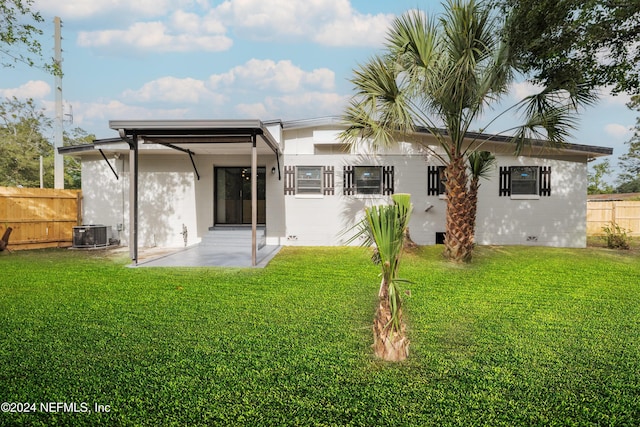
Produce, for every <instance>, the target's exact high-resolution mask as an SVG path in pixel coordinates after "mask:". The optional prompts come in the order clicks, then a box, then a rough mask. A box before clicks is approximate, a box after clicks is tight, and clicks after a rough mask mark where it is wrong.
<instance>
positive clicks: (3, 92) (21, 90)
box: [0, 80, 51, 99]
mask: <svg viewBox="0 0 640 427" xmlns="http://www.w3.org/2000/svg"><path fill="white" fill-rule="evenodd" d="M50 93H51V86H49V84H48V83H46V82H43V81H42V80H29V81H28V82H26V83H25V84H23V85H20V86H18V87H16V88H10V89H0V96H2V97H4V98H11V97H14V96H15V97H16V98H18V99H27V98H33V99H42V98H46V97H47V96H48V95H49V94H50Z"/></svg>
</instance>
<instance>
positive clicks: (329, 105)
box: [236, 92, 348, 119]
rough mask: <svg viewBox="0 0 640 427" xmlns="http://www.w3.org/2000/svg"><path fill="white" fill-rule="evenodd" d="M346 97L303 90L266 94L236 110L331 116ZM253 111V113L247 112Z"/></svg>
mask: <svg viewBox="0 0 640 427" xmlns="http://www.w3.org/2000/svg"><path fill="white" fill-rule="evenodd" d="M347 99H348V97H347V96H343V95H339V94H336V93H324V92H305V93H300V94H296V95H283V96H268V97H266V98H264V100H263V101H262V102H260V103H255V104H240V105H238V106H237V108H236V109H237V110H238V111H239V112H241V113H245V114H246V115H253V116H256V115H257V114H260V116H258V117H270V118H272V117H281V118H288V119H294V118H309V117H323V116H333V115H336V114H337V113H338V112H340V111H342V109H343V108H344V106H345V104H346V102H347ZM248 113H253V114H248Z"/></svg>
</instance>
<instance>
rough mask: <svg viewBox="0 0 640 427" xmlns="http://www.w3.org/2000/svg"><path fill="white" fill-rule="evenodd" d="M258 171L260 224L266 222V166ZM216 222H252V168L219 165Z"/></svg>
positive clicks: (216, 177) (226, 223)
mask: <svg viewBox="0 0 640 427" xmlns="http://www.w3.org/2000/svg"><path fill="white" fill-rule="evenodd" d="M257 172H258V194H257V199H258V224H264V223H265V217H266V204H265V184H266V177H265V175H266V174H265V168H264V167H259V168H257ZM214 209H215V223H216V224H222V225H242V224H251V168H250V167H218V168H216V169H215V203H214Z"/></svg>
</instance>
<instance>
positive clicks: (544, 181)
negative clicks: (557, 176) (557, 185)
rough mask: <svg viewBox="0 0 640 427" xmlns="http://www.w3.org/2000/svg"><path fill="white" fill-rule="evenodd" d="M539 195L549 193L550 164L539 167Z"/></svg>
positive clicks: (548, 194)
mask: <svg viewBox="0 0 640 427" xmlns="http://www.w3.org/2000/svg"><path fill="white" fill-rule="evenodd" d="M540 195H541V196H550V195H551V166H541V167H540Z"/></svg>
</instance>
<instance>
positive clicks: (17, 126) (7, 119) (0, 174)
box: [0, 97, 95, 188]
mask: <svg viewBox="0 0 640 427" xmlns="http://www.w3.org/2000/svg"><path fill="white" fill-rule="evenodd" d="M51 129H52V122H51V119H49V118H48V117H47V116H46V115H45V113H44V110H42V109H38V108H37V107H36V105H35V102H34V101H33V99H28V100H26V101H21V100H19V99H17V98H15V97H13V98H11V99H5V100H4V101H3V102H0V186H7V187H15V186H23V187H39V186H40V158H41V157H42V161H43V184H44V187H47V188H52V187H53V181H54V176H53V175H54V174H53V152H54V151H53V150H54V147H53V144H51V142H50V141H49V139H48V138H47V137H46V135H49V134H50V132H51ZM93 139H95V136H94V135H91V134H87V132H85V131H84V130H83V129H81V128H74V129H72V130H71V131H68V132H67V131H65V133H64V143H65V145H78V144H86V143H90V142H91V141H93ZM64 180H65V187H66V188H80V164H79V162H78V161H77V160H76V159H73V158H69V157H67V158H65V177H64Z"/></svg>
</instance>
